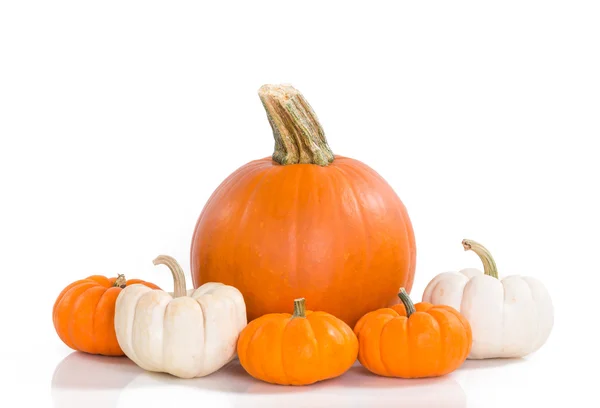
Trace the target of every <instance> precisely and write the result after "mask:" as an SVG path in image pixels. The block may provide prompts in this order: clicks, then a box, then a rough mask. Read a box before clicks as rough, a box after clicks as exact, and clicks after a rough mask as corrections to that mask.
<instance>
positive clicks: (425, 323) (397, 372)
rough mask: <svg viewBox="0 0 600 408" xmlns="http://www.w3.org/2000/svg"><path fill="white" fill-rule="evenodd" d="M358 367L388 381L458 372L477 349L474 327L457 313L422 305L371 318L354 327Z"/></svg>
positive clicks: (393, 309) (378, 312) (385, 311)
mask: <svg viewBox="0 0 600 408" xmlns="http://www.w3.org/2000/svg"><path fill="white" fill-rule="evenodd" d="M354 333H355V334H356V335H357V337H358V340H359V344H360V348H359V353H358V360H359V362H360V363H361V364H362V365H363V366H364V367H365V368H367V369H368V370H369V371H371V372H373V373H375V374H377V375H381V376H386V377H401V378H422V377H437V376H442V375H445V374H448V373H450V372H452V371H454V370H456V369H457V368H458V367H459V366H460V365H462V363H463V362H464V361H465V360H466V358H467V356H468V355H469V351H470V349H471V344H472V332H471V327H470V325H469V322H468V321H467V320H466V318H465V317H463V316H462V315H461V314H460V313H459V312H458V311H456V309H453V308H452V307H450V306H445V305H435V306H434V305H432V304H430V303H426V302H420V303H417V304H415V305H414V313H411V314H410V315H409V317H407V313H406V307H405V306H404V304H398V305H395V306H393V307H391V308H382V309H379V310H375V311H372V312H369V313H367V314H366V315H365V316H363V317H362V318H361V319H360V320H359V321H358V323H357V324H356V326H355V328H354Z"/></svg>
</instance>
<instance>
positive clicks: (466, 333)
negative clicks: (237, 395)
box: [53, 85, 554, 385]
mask: <svg viewBox="0 0 600 408" xmlns="http://www.w3.org/2000/svg"><path fill="white" fill-rule="evenodd" d="M259 95H260V98H261V101H262V103H263V106H264V107H265V110H266V112H267V117H268V119H269V123H270V124H271V127H272V129H273V134H274V137H275V152H274V153H273V155H272V156H270V157H267V158H264V159H260V160H255V161H252V162H250V163H248V164H246V165H244V166H242V167H240V168H239V169H238V170H237V171H235V172H234V173H232V174H231V175H230V176H229V177H228V178H227V179H226V180H225V181H224V182H223V183H222V184H221V185H220V186H219V187H218V188H217V189H216V190H215V192H214V193H213V195H212V196H211V197H210V199H209V200H208V202H207V204H206V205H205V207H204V209H203V211H202V213H201V215H200V217H199V219H198V222H197V224H196V228H195V230H194V236H193V240H192V247H191V268H192V271H191V272H192V278H193V284H194V289H189V290H188V289H187V287H186V282H185V274H184V272H183V270H182V268H181V267H180V265H179V264H178V263H177V261H176V260H175V259H173V258H172V257H170V256H166V255H161V256H159V257H157V258H156V259H155V260H154V264H155V265H164V266H166V267H167V268H168V269H169V270H170V271H171V273H172V275H173V282H174V291H173V292H167V291H164V290H162V289H161V288H159V287H158V286H156V285H154V284H153V283H150V282H146V281H142V280H139V279H130V280H127V279H125V277H124V276H123V275H118V276H117V277H113V278H108V277H105V276H102V275H93V276H89V277H87V278H85V279H82V280H78V281H75V282H73V283H72V284H70V285H69V286H67V287H66V288H64V290H63V291H62V292H61V293H60V294H59V295H58V297H57V299H56V302H55V304H54V309H53V322H54V327H55V329H56V332H57V334H58V336H59V337H60V339H61V340H62V341H63V342H64V343H65V344H66V345H67V346H69V347H70V348H72V349H75V350H79V351H82V352H86V353H91V354H100V355H107V356H123V355H125V356H127V357H128V358H129V359H131V360H132V361H133V362H134V363H136V364H137V365H138V366H140V367H141V368H143V369H145V370H148V371H154V372H165V373H169V374H171V375H174V376H176V377H180V378H195V377H202V376H206V375H209V374H211V373H213V372H215V371H217V370H219V369H221V368H222V367H224V366H225V365H226V364H228V363H229V362H231V361H232V360H234V359H235V358H236V357H237V358H239V362H240V364H241V366H242V367H243V368H244V369H245V370H246V372H248V374H249V375H251V376H252V377H255V378H257V379H260V380H262V381H265V382H268V383H273V384H282V385H307V384H312V383H315V382H318V381H322V380H326V379H330V378H335V377H338V376H341V375H343V374H344V373H345V372H346V371H347V370H348V369H349V368H350V367H351V366H352V365H353V364H354V363H355V362H356V361H357V360H358V361H359V362H360V364H361V365H362V366H364V367H365V368H366V369H367V370H369V371H371V372H372V373H375V374H377V375H381V376H387V377H400V378H422V377H433V376H441V375H445V374H448V373H450V372H452V371H454V370H455V369H457V368H458V367H459V366H460V365H462V363H463V362H464V361H465V360H466V359H467V358H470V359H485V358H506V357H523V356H525V355H527V354H529V353H532V352H534V351H536V350H538V349H539V348H540V347H541V346H542V345H543V344H544V343H545V342H546V340H547V339H548V337H549V335H550V332H551V330H552V326H553V319H554V318H553V306H552V301H551V298H550V296H549V294H548V291H547V290H546V288H545V287H544V285H543V284H542V283H541V282H540V281H538V280H537V279H535V278H532V277H527V276H517V275H513V276H507V277H505V278H503V279H500V278H499V276H498V271H497V268H496V264H495V262H494V260H493V258H492V256H491V254H490V252H489V251H488V250H487V249H486V248H485V247H484V246H482V245H481V244H479V243H477V242H475V241H471V240H463V242H462V244H463V247H464V249H465V250H471V251H473V252H475V253H476V254H477V255H478V256H479V258H480V259H481V261H482V264H483V271H481V270H478V269H463V270H461V271H458V272H444V273H441V274H439V275H437V276H436V277H434V278H433V279H432V280H431V281H430V282H429V284H428V285H427V287H426V289H425V291H424V293H423V296H422V301H421V302H419V303H416V304H414V303H413V301H412V300H411V298H410V295H409V293H410V290H411V287H412V283H413V279H414V272H415V258H416V250H415V239H414V233H413V230H412V225H411V223H410V219H409V217H408V214H407V211H406V208H405V207H404V205H403V204H402V202H401V201H400V199H399V198H398V196H397V195H396V194H395V192H394V191H393V189H392V188H391V187H390V186H389V185H388V184H387V183H386V182H385V180H383V178H381V176H379V175H378V174H377V173H376V172H375V171H373V170H372V169H371V168H370V167H368V166H367V165H365V164H364V163H361V162H359V161H357V160H354V159H350V158H346V157H341V156H335V155H333V153H332V152H331V150H330V148H329V146H328V144H327V141H326V139H325V135H324V132H323V129H322V128H321V126H320V124H319V122H318V120H317V118H316V115H315V114H314V112H313V110H312V108H311V107H310V105H309V104H308V102H307V101H306V100H305V99H304V97H303V96H302V95H301V94H300V93H299V92H298V91H297V90H296V89H295V88H293V87H291V86H289V85H265V86H263V87H261V88H260V91H259Z"/></svg>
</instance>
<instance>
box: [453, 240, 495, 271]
mask: <svg viewBox="0 0 600 408" xmlns="http://www.w3.org/2000/svg"><path fill="white" fill-rule="evenodd" d="M462 245H463V247H464V248H465V251H468V250H471V251H473V252H475V253H476V254H477V255H478V256H479V259H481V262H482V263H483V272H484V273H485V274H486V275H488V276H491V277H493V278H496V279H498V268H496V262H495V261H494V258H492V254H490V251H488V250H487V249H486V248H485V247H484V246H483V245H481V244H480V243H478V242H475V241H473V240H470V239H463V240H462Z"/></svg>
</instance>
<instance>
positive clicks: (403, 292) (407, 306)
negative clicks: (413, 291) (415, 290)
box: [398, 288, 417, 317]
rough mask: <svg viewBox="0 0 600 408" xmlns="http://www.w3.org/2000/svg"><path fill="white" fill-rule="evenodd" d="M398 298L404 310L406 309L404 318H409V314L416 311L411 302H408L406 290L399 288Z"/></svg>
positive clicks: (408, 297)
mask: <svg viewBox="0 0 600 408" xmlns="http://www.w3.org/2000/svg"><path fill="white" fill-rule="evenodd" d="M398 297H399V298H400V300H401V301H402V303H403V304H404V308H405V309H406V317H410V315H411V314H413V313H414V312H416V311H417V310H416V309H415V305H414V304H413V302H412V300H410V296H408V293H406V290H404V288H400V293H398Z"/></svg>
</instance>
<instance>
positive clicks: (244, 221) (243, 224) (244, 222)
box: [229, 167, 274, 286]
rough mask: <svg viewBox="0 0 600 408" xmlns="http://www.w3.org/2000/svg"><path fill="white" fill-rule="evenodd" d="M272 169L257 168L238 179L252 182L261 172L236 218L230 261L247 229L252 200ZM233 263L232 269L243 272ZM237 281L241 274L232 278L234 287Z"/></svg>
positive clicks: (234, 257) (233, 257)
mask: <svg viewBox="0 0 600 408" xmlns="http://www.w3.org/2000/svg"><path fill="white" fill-rule="evenodd" d="M273 169H274V167H271V168H265V169H262V168H258V170H256V171H252V172H250V171H249V172H248V173H247V174H246V175H245V176H246V177H240V178H239V180H240V181H241V180H251V181H252V180H253V179H254V178H255V177H256V175H257V174H260V172H261V171H262V174H260V179H259V180H258V181H257V182H256V184H255V185H254V188H253V189H252V190H251V191H250V193H249V194H248V196H247V197H246V199H245V203H246V205H245V206H244V207H243V211H242V214H241V217H240V218H238V219H239V224H238V233H237V234H236V235H235V238H234V244H233V245H231V246H230V251H231V253H230V254H229V259H232V260H235V259H237V257H236V251H237V250H238V247H239V242H240V239H241V238H242V236H243V233H242V232H243V231H245V230H246V228H247V227H248V211H249V210H250V208H251V207H253V205H254V200H255V198H256V194H257V193H258V191H259V188H260V187H262V185H263V184H264V181H265V179H267V178H268V177H269V176H270V175H271V174H272V173H273ZM239 198H240V197H239V196H238V199H239ZM233 263H234V268H236V269H242V270H243V265H242V268H239V266H238V265H236V263H237V261H233ZM238 279H243V277H242V276H241V274H235V275H234V277H233V285H234V286H237V285H238Z"/></svg>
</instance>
